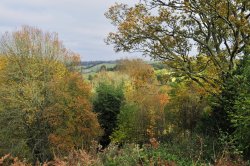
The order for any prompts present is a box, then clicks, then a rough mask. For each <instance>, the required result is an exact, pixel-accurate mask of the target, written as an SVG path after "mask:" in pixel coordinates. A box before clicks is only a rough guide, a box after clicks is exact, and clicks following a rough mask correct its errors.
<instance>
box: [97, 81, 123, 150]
mask: <svg viewBox="0 0 250 166" xmlns="http://www.w3.org/2000/svg"><path fill="white" fill-rule="evenodd" d="M122 86H123V85H122V83H121V84H118V85H117V86H115V85H114V84H112V83H109V82H107V81H106V82H100V83H99V85H98V86H97V88H96V93H97V96H96V98H95V100H94V103H93V105H94V111H95V112H96V113H97V114H98V120H99V123H100V125H101V127H102V128H103V129H104V134H103V136H102V138H101V139H100V144H101V145H102V146H103V147H106V146H107V145H108V144H109V143H110V136H111V134H112V133H113V131H114V129H115V128H116V127H117V115H118V114H119V113H120V108H121V105H122V101H123V87H122Z"/></svg>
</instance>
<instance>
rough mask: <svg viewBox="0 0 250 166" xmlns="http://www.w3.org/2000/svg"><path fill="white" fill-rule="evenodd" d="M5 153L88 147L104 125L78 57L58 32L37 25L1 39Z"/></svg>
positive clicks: (45, 154) (37, 155)
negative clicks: (79, 70)
mask: <svg viewBox="0 0 250 166" xmlns="http://www.w3.org/2000/svg"><path fill="white" fill-rule="evenodd" d="M0 55H1V56H0V59H5V60H6V63H5V65H4V67H3V68H1V69H0V80H1V81H0V114H1V116H0V126H1V127H0V135H1V136H0V145H1V149H0V153H1V154H2V153H9V152H11V153H12V154H13V155H17V156H19V157H25V158H27V159H30V160H33V161H34V162H35V161H36V160H39V161H46V160H49V159H51V158H52V157H53V152H58V151H60V152H63V153H65V152H68V151H69V150H71V149H72V148H81V147H83V148H86V147H88V146H89V145H90V142H91V140H94V139H96V138H97V137H98V135H99V131H100V127H99V124H98V121H97V118H96V115H95V114H94V113H93V112H91V111H92V107H91V103H90V92H91V89H90V86H89V85H88V84H87V83H85V82H84V81H83V79H82V78H81V76H79V75H78V74H76V73H75V72H74V69H75V64H76V63H77V60H78V59H79V58H78V57H77V56H76V54H74V53H72V52H69V51H67V49H66V48H65V47H64V46H63V45H62V43H61V42H60V41H59V39H58V37H57V34H55V33H44V32H42V31H41V30H39V29H36V28H32V27H27V26H25V27H22V29H21V30H19V31H16V32H13V33H8V32H7V33H6V34H5V35H4V36H3V37H2V38H1V42H0Z"/></svg>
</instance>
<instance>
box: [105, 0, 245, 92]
mask: <svg viewBox="0 0 250 166" xmlns="http://www.w3.org/2000/svg"><path fill="white" fill-rule="evenodd" d="M249 11H250V2H249V1H248V0H209V1H207V0H198V1H197V0H176V1H170V0H164V1H163V0H149V1H148V0H144V1H140V3H138V4H137V5H135V6H134V7H128V6H127V5H124V4H115V5H114V6H112V7H111V8H110V9H109V11H108V12H107V13H106V17H107V18H108V19H110V20H111V22H112V24H113V25H114V26H116V27H117V32H115V33H110V34H109V36H108V38H107V40H106V42H107V43H108V44H113V45H114V48H115V50H116V51H131V52H133V51H140V52H143V53H144V54H145V55H149V56H151V57H152V58H154V59H157V60H161V61H164V62H166V63H167V64H168V65H169V66H170V67H171V68H172V69H174V70H175V71H176V72H178V74H179V75H180V76H186V77H188V78H191V79H192V80H193V81H195V82H197V83H198V84H199V85H201V86H203V87H207V86H208V85H209V86H210V87H213V88H214V89H216V90H215V91H213V90H208V91H209V92H210V93H212V94H216V93H215V92H218V91H217V89H220V88H221V87H222V86H223V84H224V82H225V80H226V79H227V78H228V77H230V75H231V72H232V71H233V69H234V68H235V65H236V63H237V59H238V58H241V56H242V55H243V50H244V48H245V47H246V45H248V44H249V37H250V22H249V18H250V14H249ZM211 68H212V69H213V70H214V71H213V72H208V71H209V70H210V69H211Z"/></svg>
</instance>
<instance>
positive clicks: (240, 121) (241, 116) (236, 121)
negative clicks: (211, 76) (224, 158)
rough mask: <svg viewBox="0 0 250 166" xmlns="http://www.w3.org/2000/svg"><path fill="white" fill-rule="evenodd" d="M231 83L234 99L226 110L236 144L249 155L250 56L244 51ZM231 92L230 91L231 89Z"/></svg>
mask: <svg viewBox="0 0 250 166" xmlns="http://www.w3.org/2000/svg"><path fill="white" fill-rule="evenodd" d="M231 83H233V84H232V85H233V86H235V87H237V88H235V89H236V90H237V91H236V92H235V91H233V92H235V94H234V96H235V98H234V101H232V102H233V103H232V104H231V105H230V106H231V110H228V114H229V116H230V120H231V123H232V125H233V127H234V128H235V131H234V136H235V138H236V139H237V141H238V144H239V145H240V146H241V148H242V149H243V150H244V152H245V155H246V156H249V155H250V144H249V142H250V133H249V131H250V56H249V52H246V55H245V57H244V59H243V60H242V61H241V63H240V65H239V67H238V69H237V70H236V74H235V75H234V77H233V81H231ZM231 92H232V91H231Z"/></svg>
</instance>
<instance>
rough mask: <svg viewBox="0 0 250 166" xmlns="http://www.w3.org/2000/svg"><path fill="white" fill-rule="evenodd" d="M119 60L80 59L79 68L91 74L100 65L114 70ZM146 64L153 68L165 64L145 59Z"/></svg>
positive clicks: (157, 68) (161, 67)
mask: <svg viewBox="0 0 250 166" xmlns="http://www.w3.org/2000/svg"><path fill="white" fill-rule="evenodd" d="M118 62H119V60H115V61H82V62H81V64H80V69H81V72H82V73H88V74H91V73H92V74H93V73H96V72H98V71H100V69H101V67H102V66H105V68H106V69H107V70H114V68H115V66H116V65H117V64H118ZM147 63H148V64H150V65H152V66H153V68H154V69H155V70H159V69H163V68H166V65H164V64H162V63H161V62H157V61H147Z"/></svg>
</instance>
